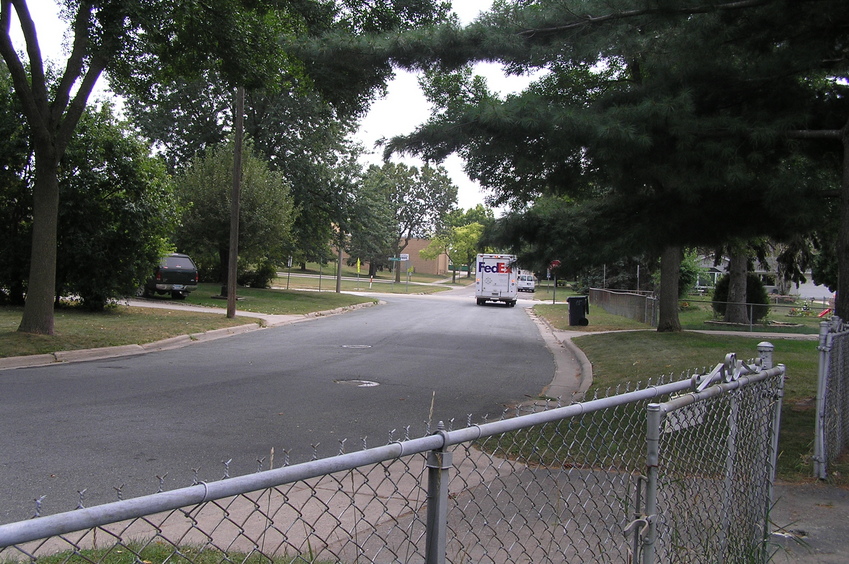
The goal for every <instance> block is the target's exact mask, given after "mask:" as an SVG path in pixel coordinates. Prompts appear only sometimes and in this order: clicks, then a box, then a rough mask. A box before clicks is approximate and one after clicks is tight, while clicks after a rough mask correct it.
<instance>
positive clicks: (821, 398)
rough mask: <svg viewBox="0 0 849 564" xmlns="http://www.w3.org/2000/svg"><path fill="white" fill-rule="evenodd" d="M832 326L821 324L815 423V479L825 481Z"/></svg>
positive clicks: (826, 475) (826, 323) (825, 323)
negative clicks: (826, 415) (827, 399)
mask: <svg viewBox="0 0 849 564" xmlns="http://www.w3.org/2000/svg"><path fill="white" fill-rule="evenodd" d="M833 335H834V334H833V333H832V332H831V324H830V323H829V322H828V321H822V322H820V340H819V346H818V347H817V349H818V350H819V353H820V362H819V370H818V371H817V404H816V409H817V415H816V420H815V422H814V456H813V463H814V469H813V470H814V477H815V478H818V479H820V480H825V479H826V478H827V477H828V469H827V468H826V466H827V464H826V457H827V453H826V451H825V449H826V440H825V409H826V406H825V404H826V398H827V394H828V391H827V388H828V372H829V364H830V362H831V346H832V340H833Z"/></svg>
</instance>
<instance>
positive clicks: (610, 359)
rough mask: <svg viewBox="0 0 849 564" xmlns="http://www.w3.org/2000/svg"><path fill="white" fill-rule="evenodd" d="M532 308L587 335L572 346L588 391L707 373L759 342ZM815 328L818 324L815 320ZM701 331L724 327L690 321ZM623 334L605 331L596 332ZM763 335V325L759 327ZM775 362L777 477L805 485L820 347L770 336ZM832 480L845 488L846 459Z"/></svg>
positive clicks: (598, 313)
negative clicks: (778, 385) (588, 380)
mask: <svg viewBox="0 0 849 564" xmlns="http://www.w3.org/2000/svg"><path fill="white" fill-rule="evenodd" d="M535 311H536V312H537V313H538V314H539V315H541V316H542V317H545V318H546V319H547V320H548V322H549V323H550V324H551V325H553V326H554V327H556V328H559V329H568V330H576V331H581V332H585V333H586V335H582V336H579V337H575V338H573V342H574V343H575V345H576V346H577V347H579V348H580V349H581V350H582V351H583V352H584V353H585V354H586V355H587V358H588V359H589V360H590V362H591V363H592V366H593V384H592V386H593V388H595V389H607V388H615V387H616V386H617V385H620V384H624V383H629V382H630V383H636V382H645V381H647V380H648V379H650V378H655V377H657V376H660V375H669V374H681V373H684V372H686V371H687V370H691V371H701V370H703V369H704V368H707V369H712V368H713V367H714V366H716V365H717V364H719V363H721V362H722V361H723V360H724V358H725V355H726V354H728V353H731V352H733V353H737V357H738V358H739V359H742V360H748V359H751V358H754V357H756V356H757V344H758V343H759V342H761V341H763V340H764V339H763V338H761V337H755V336H747V335H746V332H745V331H748V329H746V330H745V331H744V332H740V333H739V335H737V334H735V335H726V334H719V333H702V332H695V331H686V330H685V331H683V332H681V333H658V332H657V331H655V330H653V329H652V328H651V327H649V326H648V325H644V324H641V323H637V322H635V321H631V320H629V319H625V318H623V317H619V316H616V315H610V314H608V313H605V312H604V311H603V310H601V308H597V307H595V308H594V307H590V313H589V315H588V316H587V319H588V320H589V325H588V326H586V327H570V326H569V324H568V323H569V318H568V306H566V305H565V304H564V305H560V304H558V305H537V306H535ZM817 324H818V323H817ZM693 326H696V327H698V328H699V329H710V328H715V329H725V327H721V326H706V325H705V324H703V323H695V322H693ZM615 330H628V332H617V333H603V334H599V332H600V331H615ZM758 330H766V328H763V327H761V328H758ZM770 342H772V344H773V345H774V346H775V353H774V361H775V363H776V364H784V365H785V366H787V380H786V383H785V396H784V403H783V410H782V422H781V433H780V437H779V450H780V455H779V461H778V475H779V478H781V479H783V480H788V481H806V480H813V478H812V463H811V456H812V454H813V440H814V424H815V416H816V405H815V400H816V393H817V390H816V386H817V369H818V366H819V351H818V350H817V345H818V342H817V341H816V340H804V341H803V340H794V339H790V338H786V339H783V338H779V337H776V338H771V339H770ZM830 470H831V476H830V478H829V481H830V482H832V483H834V484H837V485H842V486H849V456H844V458H843V459H842V460H841V461H840V462H839V463H838V464H835V465H832V467H831V469H830Z"/></svg>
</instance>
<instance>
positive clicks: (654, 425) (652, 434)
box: [634, 403, 663, 564]
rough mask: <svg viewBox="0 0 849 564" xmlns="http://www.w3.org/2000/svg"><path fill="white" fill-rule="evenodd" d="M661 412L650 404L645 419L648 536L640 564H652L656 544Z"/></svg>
mask: <svg viewBox="0 0 849 564" xmlns="http://www.w3.org/2000/svg"><path fill="white" fill-rule="evenodd" d="M662 420H663V412H662V411H661V408H660V404H658V403H650V404H649V405H648V408H647V417H646V475H647V478H648V480H647V481H646V520H647V521H648V524H649V526H648V534H646V536H645V537H644V538H643V542H642V554H641V558H640V559H637V558H636V555H635V558H634V561H635V562H640V563H641V564H654V555H655V542H657V487H658V484H657V482H658V472H659V470H658V465H659V464H660V425H661V421H662Z"/></svg>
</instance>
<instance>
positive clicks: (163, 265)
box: [140, 253, 198, 300]
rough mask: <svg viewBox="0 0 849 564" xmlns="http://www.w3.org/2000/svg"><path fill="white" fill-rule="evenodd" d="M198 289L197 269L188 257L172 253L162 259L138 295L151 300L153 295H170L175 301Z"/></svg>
mask: <svg viewBox="0 0 849 564" xmlns="http://www.w3.org/2000/svg"><path fill="white" fill-rule="evenodd" d="M197 288H198V269H197V266H195V263H194V262H193V261H192V259H191V258H189V256H188V255H183V254H179V253H172V254H170V255H168V256H165V257H162V260H161V261H160V262H159V266H157V267H156V269H155V270H154V272H153V276H152V277H151V278H150V279H148V280H147V282H145V283H144V286H142V288H141V291H140V294H141V295H142V296H144V297H146V298H152V297H153V295H154V294H159V295H165V294H169V293H170V294H171V297H172V298H174V299H177V300H182V299H185V297H186V296H188V295H189V292H193V291H195V290H197Z"/></svg>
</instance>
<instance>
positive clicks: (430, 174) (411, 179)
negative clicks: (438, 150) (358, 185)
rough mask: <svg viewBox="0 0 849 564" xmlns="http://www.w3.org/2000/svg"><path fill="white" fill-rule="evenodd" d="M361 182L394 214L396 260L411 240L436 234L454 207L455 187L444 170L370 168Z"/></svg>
mask: <svg viewBox="0 0 849 564" xmlns="http://www.w3.org/2000/svg"><path fill="white" fill-rule="evenodd" d="M363 182H364V183H366V184H368V185H369V187H368V190H370V191H372V192H376V193H381V194H382V195H383V197H384V198H385V199H386V201H387V202H388V203H389V206H390V209H391V210H392V212H393V218H392V226H393V228H394V236H393V240H392V243H393V244H392V252H393V254H394V255H395V256H396V257H397V256H399V255H400V254H401V253H402V252H403V251H404V249H406V248H407V245H408V244H409V243H410V240H411V239H413V238H424V237H426V236H427V235H429V234H431V233H436V232H438V231H439V230H440V229H441V228H442V225H443V223H444V220H445V217H446V215H447V214H448V212H449V211H450V210H451V209H452V208H453V207H454V206H455V205H456V203H457V186H455V185H454V184H453V183H452V182H451V179H450V178H449V177H448V174H447V172H446V171H445V169H444V168H443V167H438V168H432V167H430V166H427V165H425V166H423V167H422V168H418V167H415V166H408V165H405V164H403V163H386V164H384V165H383V166H382V167H378V166H377V165H371V166H370V167H369V168H368V170H367V171H366V173H365V178H364V180H363ZM395 281H396V282H400V281H401V269H400V268H399V269H396V270H395Z"/></svg>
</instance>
